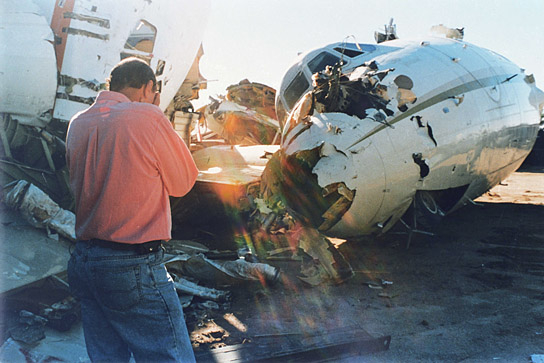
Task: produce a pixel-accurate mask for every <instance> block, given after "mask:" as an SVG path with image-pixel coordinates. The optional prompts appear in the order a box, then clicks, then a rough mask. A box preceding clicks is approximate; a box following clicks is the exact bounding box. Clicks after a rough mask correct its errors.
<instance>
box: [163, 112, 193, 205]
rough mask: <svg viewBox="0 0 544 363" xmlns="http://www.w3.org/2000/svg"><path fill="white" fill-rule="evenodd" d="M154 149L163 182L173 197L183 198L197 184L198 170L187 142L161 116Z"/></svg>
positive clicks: (164, 117)
mask: <svg viewBox="0 0 544 363" xmlns="http://www.w3.org/2000/svg"><path fill="white" fill-rule="evenodd" d="M157 122H158V130H157V136H156V139H155V143H154V148H155V152H156V158H157V164H158V165H157V167H158V169H159V173H160V175H161V178H162V181H163V183H164V185H165V187H166V190H167V191H168V195H170V196H172V197H182V196H184V195H185V194H187V193H188V192H189V191H190V190H191V188H192V187H193V185H194V184H195V181H196V177H197V175H198V169H197V167H196V165H195V162H194V160H193V157H192V156H191V152H190V151H189V148H188V147H187V145H185V142H184V141H183V140H182V139H181V137H180V136H179V135H178V134H177V133H176V131H175V130H174V129H173V127H172V125H171V124H170V122H168V119H167V118H166V116H164V115H160V117H159V120H157Z"/></svg>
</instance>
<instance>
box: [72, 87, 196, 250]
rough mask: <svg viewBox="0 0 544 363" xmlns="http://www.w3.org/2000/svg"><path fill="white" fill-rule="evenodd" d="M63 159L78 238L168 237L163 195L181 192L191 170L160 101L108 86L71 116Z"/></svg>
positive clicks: (167, 209) (129, 239)
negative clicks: (145, 100)
mask: <svg viewBox="0 0 544 363" xmlns="http://www.w3.org/2000/svg"><path fill="white" fill-rule="evenodd" d="M66 159H67V162H68V167H69V171H70V186H71V188H72V191H73V193H74V196H75V202H76V236H77V238H78V239H80V240H88V239H91V238H99V239H104V240H108V241H115V242H124V243H142V242H147V241H152V240H158V239H163V240H168V239H170V238H171V227H172V220H171V215H170V202H169V198H168V197H169V196H176V197H180V196H183V195H185V194H187V193H188V192H189V190H191V188H192V187H193V185H194V183H195V180H196V177H197V174H198V170H197V168H196V166H195V163H194V161H193V158H192V157H191V154H190V152H189V150H188V148H187V146H186V145H185V143H184V142H183V140H182V139H181V138H180V137H179V135H178V134H177V133H176V132H175V131H174V129H173V128H172V125H171V124H170V122H169V121H168V119H167V118H166V117H165V116H164V114H163V113H162V111H161V110H160V108H159V107H157V106H155V105H151V104H148V103H140V102H131V101H130V100H129V99H128V98H127V97H126V96H125V95H123V94H121V93H118V92H111V91H102V92H100V93H99V94H98V97H97V98H96V101H95V103H94V104H93V105H92V106H91V107H89V108H88V109H87V110H85V111H82V112H80V113H78V114H76V115H75V116H74V117H73V118H72V120H71V121H70V125H69V127H68V135H67V138H66Z"/></svg>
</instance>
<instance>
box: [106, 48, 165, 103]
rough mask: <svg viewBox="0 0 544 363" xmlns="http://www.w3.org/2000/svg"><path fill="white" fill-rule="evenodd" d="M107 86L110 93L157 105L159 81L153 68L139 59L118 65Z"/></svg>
mask: <svg viewBox="0 0 544 363" xmlns="http://www.w3.org/2000/svg"><path fill="white" fill-rule="evenodd" d="M106 84H107V87H108V89H109V90H110V91H114V92H120V93H123V94H125V95H126V96H127V97H128V98H130V99H131V100H132V101H136V102H148V103H155V102H154V99H155V95H156V91H157V79H156V78H155V74H154V73H153V70H152V69H151V67H150V66H149V65H148V64H147V63H146V62H144V61H143V60H141V59H139V58H135V57H130V58H126V59H123V60H122V61H121V62H119V63H117V65H116V66H115V67H113V69H112V70H111V73H110V77H109V78H108V79H107V82H106ZM150 97H151V98H150Z"/></svg>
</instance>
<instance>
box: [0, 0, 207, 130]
mask: <svg viewBox="0 0 544 363" xmlns="http://www.w3.org/2000/svg"><path fill="white" fill-rule="evenodd" d="M209 5H210V2H209V0H204V1H202V0H198V1H195V0H178V1H145V0H137V1H134V0H115V1H110V0H92V1H91V0H39V1H38V0H36V1H32V0H3V3H2V6H1V7H0V16H1V17H2V27H1V28H0V36H1V38H2V45H1V48H0V49H1V50H0V56H1V57H2V59H3V62H2V63H1V64H0V81H1V84H2V87H1V89H2V91H1V93H0V113H6V114H10V115H11V117H12V118H14V119H17V120H19V122H21V123H24V124H30V125H35V126H43V125H44V123H47V121H48V118H49V119H51V118H55V119H59V120H64V121H67V120H69V119H70V118H71V117H72V116H73V115H74V114H75V113H76V112H78V111H81V110H83V109H85V108H87V107H88V106H89V104H90V103H92V101H93V100H94V97H95V96H96V94H97V92H98V91H99V90H101V89H104V87H105V81H106V78H107V77H108V76H109V72H110V71H111V69H112V68H113V66H115V65H116V64H117V63H118V62H119V61H120V60H121V59H123V58H124V57H128V56H137V57H141V58H143V59H145V60H147V61H148V62H149V64H150V66H151V67H152V68H153V69H154V70H155V71H156V75H157V80H158V82H159V83H160V85H161V105H160V106H161V109H163V110H164V109H166V107H167V106H168V104H169V103H170V101H171V100H172V98H173V97H174V95H175V94H176V92H177V91H178V89H179V87H180V86H181V84H182V83H183V81H184V79H185V76H186V75H187V73H188V71H189V69H190V67H191V65H192V64H193V61H194V59H195V56H196V55H197V52H198V49H199V47H200V43H201V40H202V35H203V32H204V24H205V21H206V18H207V13H208V11H209ZM48 113H49V115H48V118H47V117H46V114H48Z"/></svg>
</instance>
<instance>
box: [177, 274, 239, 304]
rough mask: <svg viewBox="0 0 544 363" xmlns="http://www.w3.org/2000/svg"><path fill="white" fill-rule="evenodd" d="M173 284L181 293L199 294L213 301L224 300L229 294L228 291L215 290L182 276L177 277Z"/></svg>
mask: <svg viewBox="0 0 544 363" xmlns="http://www.w3.org/2000/svg"><path fill="white" fill-rule="evenodd" d="M174 286H175V287H176V290H177V291H179V292H181V293H185V294H189V295H194V296H199V297H202V298H204V299H209V300H214V301H225V300H227V299H228V298H229V296H230V293H229V292H228V291H222V290H216V289H212V288H208V287H204V286H200V285H198V284H196V283H194V282H191V281H189V280H186V279H184V278H177V279H176V280H175V281H174Z"/></svg>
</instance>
